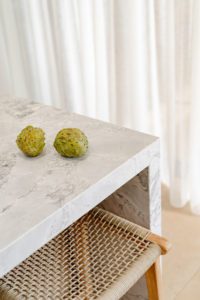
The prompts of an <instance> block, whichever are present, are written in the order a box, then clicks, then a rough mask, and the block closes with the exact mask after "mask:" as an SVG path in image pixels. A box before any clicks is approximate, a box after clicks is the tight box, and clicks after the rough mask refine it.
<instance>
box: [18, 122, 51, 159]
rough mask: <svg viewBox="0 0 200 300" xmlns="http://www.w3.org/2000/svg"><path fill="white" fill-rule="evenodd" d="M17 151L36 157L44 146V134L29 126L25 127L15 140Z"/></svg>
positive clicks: (40, 130) (38, 129)
mask: <svg viewBox="0 0 200 300" xmlns="http://www.w3.org/2000/svg"><path fill="white" fill-rule="evenodd" d="M16 143H17V146H18V147H19V149H20V150H21V151H22V152H23V153H24V154H25V155H27V156H31V157H34V156H38V155H39V154H40V153H41V152H42V150H43V148H44V146H45V133H44V131H43V130H42V129H41V128H37V127H33V126H31V125H29V126H27V127H25V128H24V129H23V130H22V131H21V132H20V134H19V135H18V136H17V140H16Z"/></svg>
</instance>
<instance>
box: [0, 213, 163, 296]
mask: <svg viewBox="0 0 200 300" xmlns="http://www.w3.org/2000/svg"><path fill="white" fill-rule="evenodd" d="M149 233H150V232H149V231H148V230H146V229H144V228H142V227H139V226H138V225H135V224H133V223H131V222H128V221H126V220H124V219H122V218H119V217H117V216H115V215H113V214H111V213H109V212H106V211H104V210H102V209H100V208H95V209H93V210H92V211H90V212H89V213H87V214H86V215H85V216H83V217H82V218H81V219H80V220H78V221H77V222H75V223H74V224H72V225H71V226H70V227H69V228H67V229H66V230H64V231H63V232H62V233H61V234H59V235H58V236H57V237H55V238H54V239H53V240H51V241H50V242H49V243H47V244H46V245H45V246H43V247H42V248H41V249H39V250H38V251H36V252H35V253H34V254H33V255H31V256H30V257H29V258H27V259H26V260H25V261H24V262H22V263H21V264H20V265H18V266H17V267H16V268H14V269H13V270H12V271H10V272H9V273H7V274H6V275H5V276H4V277H3V278H2V279H0V299H1V300H8V299H9V300H11V299H13V300H14V299H17V300H19V299H20V300H22V299H30V300H32V299H37V300H42V299H44V300H64V299H67V300H93V299H98V300H100V299H101V300H112V299H113V300H114V299H115V300H116V299H120V297H122V296H123V295H124V294H125V293H126V292H127V291H128V290H129V288H130V287H131V286H132V285H133V284H134V283H135V282H136V281H137V280H138V279H139V278H140V277H141V276H142V275H143V274H144V273H145V272H146V271H147V270H148V269H149V268H150V266H151V265H152V264H153V262H155V261H156V259H157V258H158V257H159V256H160V254H161V249H160V247H159V246H158V245H157V244H156V243H153V242H151V241H149V240H148V235H149Z"/></svg>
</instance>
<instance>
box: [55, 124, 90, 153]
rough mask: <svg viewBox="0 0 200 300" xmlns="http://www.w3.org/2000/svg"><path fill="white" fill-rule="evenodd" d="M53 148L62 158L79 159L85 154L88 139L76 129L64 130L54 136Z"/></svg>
mask: <svg viewBox="0 0 200 300" xmlns="http://www.w3.org/2000/svg"><path fill="white" fill-rule="evenodd" d="M54 147H55V149H56V151H57V152H58V153H60V154H61V155H62V156H65V157H80V156H83V155H84V154H85V153H86V152H87V149H88V139H87V136H86V135H85V134H84V133H83V132H82V131H81V130H80V129H78V128H64V129H62V130H60V131H59V132H58V134H57V135H56V138H55V141H54Z"/></svg>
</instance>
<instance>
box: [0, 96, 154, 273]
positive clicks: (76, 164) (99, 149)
mask: <svg viewBox="0 0 200 300" xmlns="http://www.w3.org/2000/svg"><path fill="white" fill-rule="evenodd" d="M27 125H33V126H37V127H41V128H43V130H44V131H45V133H46V147H45V150H44V152H43V153H42V154H41V155H40V156H38V157H35V158H28V157H26V156H24V155H23V153H21V152H20V151H19V149H18V148H17V146H16V142H15V140H16V136H17V134H18V133H19V132H20V131H21V129H23V128H24V127H25V126H27ZM66 127H78V128H80V129H81V130H83V131H84V132H85V134H86V135H87V136H88V140H89V151H88V153H87V155H86V156H84V157H82V158H78V159H68V158H64V157H61V156H60V155H59V154H58V153H57V152H56V151H55V149H54V147H53V146H52V144H53V141H54V138H55V135H56V133H57V132H58V131H59V130H60V129H62V128H66ZM0 137H1V147H0V276H3V275H4V274H6V273H7V272H8V271H9V270H11V269H12V268H13V267H14V266H16V265H17V264H18V263H20V262H21V261H22V260H24V259H25V258H26V257H28V256H29V255H30V254H32V253H33V252H34V251H36V250H37V249H39V248H40V247H41V246H42V245H44V244H45V243H46V242H48V241H49V240H50V239H52V238H53V237H54V236H56V235H57V234H58V233H60V232H61V231H62V230H63V229H64V228H66V227H67V226H69V225H70V224H72V223H73V222H74V221H76V220H77V219H78V218H79V217H81V216H82V215H83V214H85V213H86V212H87V211H89V210H90V209H92V208H93V207H95V206H96V205H97V204H99V203H100V202H101V201H102V200H104V199H105V198H106V197H107V196H109V195H110V194H112V193H113V192H114V191H115V190H116V189H118V188H119V187H120V186H122V185H123V184H124V183H125V182H127V181H128V180H129V179H130V178H132V177H133V176H135V175H136V174H138V172H140V171H141V170H142V169H144V168H145V167H146V166H148V164H149V161H150V158H151V156H152V155H154V153H155V151H157V149H158V144H159V140H158V139H157V138H155V137H153V136H149V135H146V134H143V133H139V132H136V131H133V130H130V129H126V128H122V127H119V126H115V125H112V124H110V123H105V122H102V121H99V120H95V119H91V118H88V117H84V116H81V115H77V114H67V113H66V112H65V111H63V110H59V109H56V108H54V107H51V106H45V105H40V104H35V103H28V102H27V100H26V101H25V100H22V99H14V98H9V97H3V98H1V99H0Z"/></svg>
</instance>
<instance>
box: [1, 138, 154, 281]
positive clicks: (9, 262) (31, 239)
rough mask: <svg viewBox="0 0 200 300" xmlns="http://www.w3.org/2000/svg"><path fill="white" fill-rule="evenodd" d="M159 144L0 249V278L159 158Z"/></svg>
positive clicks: (151, 145) (126, 162)
mask: <svg viewBox="0 0 200 300" xmlns="http://www.w3.org/2000/svg"><path fill="white" fill-rule="evenodd" d="M159 144H160V142H159V139H156V140H155V141H154V142H153V143H152V144H150V145H149V146H147V147H146V148H145V149H143V150H142V151H140V152H138V153H137V154H136V155H134V157H133V158H130V159H128V160H127V161H125V162H124V163H123V164H122V165H120V166H119V167H118V168H116V169H115V170H113V171H112V172H111V173H109V174H108V175H107V176H106V177H104V178H102V179H101V180H99V181H98V182H96V183H95V184H94V185H92V186H91V187H89V188H88V189H87V190H85V191H84V192H83V193H81V194H79V195H78V196H77V197H75V198H74V199H73V200H71V201H69V202H67V203H66V204H65V205H64V206H63V207H61V208H60V209H58V210H57V211H56V212H55V213H53V214H52V215H50V216H49V217H48V218H46V219H44V220H43V221H42V222H41V223H39V224H37V225H36V226H35V227H33V228H31V230H29V231H28V232H26V233H25V234H24V235H23V236H20V238H18V239H17V240H15V241H14V242H12V243H11V244H9V246H7V247H6V248H3V249H0V277H3V276H4V275H5V274H6V273H7V272H9V271H10V270H12V269H13V268H14V267H15V266H17V265H18V264H19V263H21V262H22V261H23V260H24V259H25V258H27V257H28V256H30V255H31V254H33V253H34V252H35V251H36V250H38V249H39V248H41V247H42V246H43V245H44V244H46V243H47V242H48V241H50V240H51V239H52V238H54V237H55V236H56V235H58V234H59V233H60V232H62V231H63V230H64V229H65V228H67V227H68V226H70V225H71V224H72V223H73V222H75V221H76V220H78V219H79V218H80V217H81V216H83V215H84V214H85V213H87V212H88V211H89V210H91V209H92V208H94V207H95V206H97V205H98V204H99V203H101V202H102V201H103V200H104V199H106V197H108V196H109V195H111V194H112V193H113V192H114V191H116V190H117V189H118V188H119V187H121V186H122V185H123V184H125V183H126V182H127V181H129V180H130V179H131V178H133V177H135V176H136V175H137V174H138V173H140V172H141V171H142V170H143V169H145V168H146V167H148V166H150V163H151V160H152V159H153V158H154V157H155V156H156V155H159V148H160V145H159Z"/></svg>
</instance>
